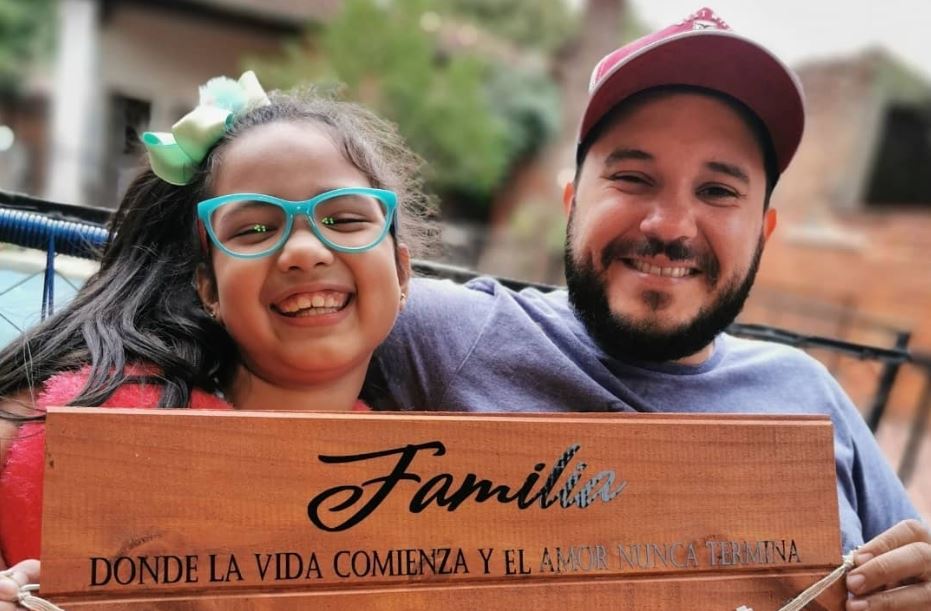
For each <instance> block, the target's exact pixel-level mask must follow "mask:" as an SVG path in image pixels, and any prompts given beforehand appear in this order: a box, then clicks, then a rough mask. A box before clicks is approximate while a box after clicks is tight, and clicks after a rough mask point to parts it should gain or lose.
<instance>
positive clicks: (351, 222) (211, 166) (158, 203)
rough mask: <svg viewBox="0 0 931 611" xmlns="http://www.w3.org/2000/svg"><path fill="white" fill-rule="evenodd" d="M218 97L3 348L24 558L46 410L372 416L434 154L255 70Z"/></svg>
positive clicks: (6, 496)
mask: <svg viewBox="0 0 931 611" xmlns="http://www.w3.org/2000/svg"><path fill="white" fill-rule="evenodd" d="M237 87H238V88H239V89H237ZM217 90H219V91H217ZM256 91H258V94H256ZM201 93H202V100H201V106H200V107H198V109H196V110H195V111H194V112H193V113H191V115H188V117H186V118H185V119H182V121H180V122H179V123H178V124H176V125H175V127H174V128H173V131H174V134H173V137H172V136H169V135H165V134H163V135H159V134H146V135H145V136H144V142H145V143H146V145H147V147H148V148H149V153H150V161H151V165H152V169H150V170H147V171H145V172H143V173H142V174H141V175H140V176H139V177H138V178H137V179H136V180H135V181H134V182H133V183H132V185H131V186H130V187H129V189H128V191H127V193H126V196H125V197H124V198H123V201H122V203H121V205H120V207H119V209H118V210H117V212H116V214H115V216H114V218H113V221H112V226H111V238H110V242H109V244H108V246H107V248H106V250H105V252H104V254H103V259H102V261H101V266H100V270H99V271H98V272H97V274H96V275H95V276H94V277H93V278H91V279H90V280H89V281H88V283H87V284H86V286H84V288H83V289H82V290H81V291H80V292H79V294H78V295H77V296H76V297H75V299H74V300H73V301H72V302H71V303H70V304H69V305H68V306H67V307H66V308H64V309H62V310H61V311H60V312H59V313H57V314H56V315H55V316H54V317H52V318H51V319H49V320H48V321H46V322H44V323H42V324H41V325H38V326H37V327H35V328H34V329H31V330H30V331H28V332H27V333H25V334H24V335H23V336H22V337H21V338H20V339H19V340H18V341H16V342H14V343H13V344H12V345H10V346H8V347H7V348H6V349H4V350H3V351H2V353H0V396H2V397H4V398H5V399H4V402H3V408H2V412H0V413H2V414H3V418H0V439H3V440H4V441H3V445H2V446H0V455H2V456H3V457H4V460H5V463H4V469H3V472H2V474H0V552H2V555H3V560H4V561H5V562H6V563H7V564H12V563H16V562H20V561H21V560H23V559H25V558H36V557H38V554H39V525H40V523H41V520H40V509H41V477H42V463H43V456H42V448H43V445H44V437H43V431H44V429H43V425H42V424H41V420H42V418H43V414H44V408H45V407H47V406H50V405H83V406H123V407H196V408H217V409H223V408H226V409H228V408H230V407H231V405H232V406H235V407H236V408H239V409H291V410H293V409H308V410H346V411H348V410H359V409H367V407H366V405H365V404H364V403H362V402H361V401H360V391H361V390H362V386H363V381H364V378H365V374H366V370H367V366H368V362H369V360H370V358H371V355H372V352H373V350H374V349H375V347H376V346H377V345H378V344H379V343H380V342H381V341H382V340H383V339H384V338H385V336H386V335H387V334H388V332H389V330H390V329H391V327H392V325H393V324H394V320H395V317H396V316H397V314H398V312H399V311H400V310H401V309H402V308H403V306H404V300H405V298H406V288H407V283H408V278H409V276H410V264H409V262H410V254H409V247H408V244H410V243H411V242H416V241H419V240H420V239H421V238H422V237H423V235H425V234H424V231H423V224H422V222H421V219H422V214H423V212H425V211H426V198H425V197H424V195H423V194H422V193H421V191H420V181H419V179H418V178H417V177H416V172H417V170H418V168H419V160H418V159H417V158H416V157H415V156H414V155H413V154H412V153H410V152H409V151H408V150H407V149H406V148H405V147H404V145H403V143H402V142H401V141H400V139H399V137H398V135H397V133H396V132H395V131H394V129H393V128H392V127H391V126H390V125H388V124H386V123H385V122H383V121H381V120H379V119H378V118H376V117H375V116H374V115H372V114H371V113H369V112H368V111H366V110H364V109H362V108H361V107H358V106H355V105H352V104H348V103H345V102H338V101H334V100H330V99H323V98H319V97H308V96H306V95H305V96H297V97H295V96H289V95H285V94H278V95H273V96H272V98H271V99H270V100H269V99H268V98H266V97H265V94H264V93H263V92H261V89H260V88H258V83H257V82H255V81H254V77H250V76H249V73H247V75H244V77H243V79H241V80H240V82H239V83H235V82H234V81H230V80H229V79H226V80H225V81H223V82H221V83H217V82H213V81H212V82H211V83H208V86H207V88H206V91H205V90H204V89H202V92H201ZM204 108H206V110H204ZM192 117H193V118H192ZM204 117H206V119H204ZM192 124H193V125H192ZM218 126H219V127H218ZM198 147H199V149H200V150H199V151H198ZM182 149H183V150H182ZM198 157H201V158H200V159H199V158H198ZM230 404H231V405H230ZM11 440H12V441H11ZM20 566H27V565H20ZM28 566H29V567H32V566H34V565H32V564H29V565H28ZM0 568H3V566H2V565H0ZM3 581H4V577H3V576H2V574H0V593H2V591H3V588H4V587H5V586H4V584H3V583H2V582H3ZM7 581H9V579H8V580H7ZM6 585H9V584H6ZM0 608H2V603H0Z"/></svg>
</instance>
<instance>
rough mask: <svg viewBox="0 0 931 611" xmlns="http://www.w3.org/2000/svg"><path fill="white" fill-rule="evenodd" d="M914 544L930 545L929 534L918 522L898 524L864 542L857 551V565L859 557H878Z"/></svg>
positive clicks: (907, 521)
mask: <svg viewBox="0 0 931 611" xmlns="http://www.w3.org/2000/svg"><path fill="white" fill-rule="evenodd" d="M914 542H924V543H927V544H929V545H931V532H929V531H928V529H927V528H926V527H925V526H924V524H922V523H921V522H919V521H918V520H905V521H902V522H899V523H898V524H896V525H895V526H893V527H892V528H890V529H889V530H887V531H886V532H884V533H882V534H881V535H879V536H878V537H876V538H874V539H871V540H870V541H868V542H866V543H865V544H864V545H863V546H862V547H861V548H860V549H859V550H857V564H861V562H860V560H859V558H860V557H861V556H866V555H872V556H874V557H875V556H879V555H880V554H885V553H886V552H888V551H891V550H894V549H896V548H898V547H902V546H903V545H907V544H909V543H914Z"/></svg>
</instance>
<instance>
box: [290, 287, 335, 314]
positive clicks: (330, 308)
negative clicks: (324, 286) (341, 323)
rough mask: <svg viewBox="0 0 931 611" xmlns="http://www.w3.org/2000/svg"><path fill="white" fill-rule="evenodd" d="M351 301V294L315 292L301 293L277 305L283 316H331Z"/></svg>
mask: <svg viewBox="0 0 931 611" xmlns="http://www.w3.org/2000/svg"><path fill="white" fill-rule="evenodd" d="M347 301H349V294H348V293H342V292H339V291H315V292H313V293H300V294H298V295H292V296H290V297H288V298H287V299H284V300H283V301H281V302H279V303H277V304H275V307H276V308H277V309H278V311H280V312H281V313H282V314H296V313H298V312H301V313H304V312H305V311H306V312H307V313H308V314H329V313H331V312H338V311H339V310H341V309H342V308H343V307H344V306H345V305H346V302H347Z"/></svg>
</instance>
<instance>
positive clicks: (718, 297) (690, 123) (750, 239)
mask: <svg viewBox="0 0 931 611" xmlns="http://www.w3.org/2000/svg"><path fill="white" fill-rule="evenodd" d="M590 93H591V96H590V99H589V102H588V106H587V108H586V111H585V114H584V115H583V118H582V122H581V128H580V133H579V140H578V150H577V166H576V174H575V178H574V180H573V182H572V183H571V184H569V185H567V186H566V188H565V193H564V198H563V200H564V205H565V210H566V213H567V215H568V220H569V222H568V231H567V237H566V279H567V284H568V292H565V291H556V292H553V293H548V294H543V293H541V292H538V291H535V290H526V291H522V292H520V293H515V292H512V291H509V290H507V289H505V288H504V287H502V286H501V285H500V284H498V283H496V282H494V281H492V280H488V279H480V280H477V281H474V282H472V283H470V284H468V285H467V286H465V287H458V286H456V285H453V284H452V283H448V282H446V283H443V282H431V281H419V282H417V283H415V286H414V287H413V291H412V294H411V297H410V301H409V306H408V310H407V311H406V312H405V313H404V315H403V316H402V319H401V320H400V321H399V324H398V326H397V327H396V330H395V332H394V333H393V334H392V336H391V337H390V338H389V341H388V342H387V343H386V344H385V346H384V347H383V349H382V350H381V351H380V352H379V353H377V355H376V357H377V358H376V368H375V371H377V372H378V375H380V376H381V377H383V378H384V379H383V380H381V381H382V382H383V383H384V384H386V385H387V387H388V389H389V390H390V391H391V392H392V394H393V395H394V396H395V397H396V398H397V400H398V402H399V403H400V404H401V406H402V407H406V408H423V407H429V408H432V409H443V410H467V411H500V410H509V411H513V410H526V411H546V410H552V411H640V412H704V413H711V412H745V413H781V414H784V413H821V414H825V415H828V416H830V417H831V420H832V422H833V424H834V429H835V456H836V463H837V487H838V498H839V505H840V514H841V515H840V518H841V528H842V540H843V546H844V549H845V550H850V549H852V548H854V547H856V546H858V545H860V544H862V543H863V542H864V541H865V540H870V539H873V540H872V541H870V542H869V543H868V544H867V545H866V546H864V547H863V548H862V549H861V551H860V553H859V554H858V557H857V563H858V567H857V569H856V570H855V571H853V572H852V573H851V574H850V575H849V576H848V587H849V588H850V590H851V592H853V593H854V594H856V595H857V597H856V598H852V599H851V600H850V601H849V602H848V609H851V610H853V609H866V608H869V609H877V608H881V609H885V608H903V609H904V608H914V609H918V608H922V609H925V608H931V584H929V581H931V535H929V534H928V531H927V529H926V528H925V527H924V526H922V525H921V524H920V523H919V522H917V521H916V520H910V521H904V520H908V519H910V518H914V517H915V515H916V512H915V510H914V508H913V507H912V506H911V504H910V503H909V501H908V499H907V497H906V494H905V492H904V490H903V489H902V486H901V484H900V483H899V481H898V480H897V478H896V477H895V475H894V474H893V473H892V472H891V470H890V469H889V467H888V465H887V464H886V462H885V460H884V459H883V457H882V455H881V454H880V452H879V450H878V448H877V446H876V443H875V441H874V440H873V437H872V435H871V434H870V432H869V430H868V429H867V428H866V426H865V425H864V423H863V421H862V419H861V418H860V416H859V414H858V413H857V411H856V410H855V408H854V407H853V405H852V404H851V403H850V401H849V400H848V398H847V397H846V396H845V395H844V393H843V391H842V390H841V389H840V387H839V386H838V385H837V384H836V382H835V381H834V380H833V379H832V378H831V376H830V375H829V374H828V373H827V371H826V370H825V369H824V368H823V367H822V366H821V365H819V364H818V363H817V362H816V361H814V360H813V359H811V358H810V357H808V356H806V355H805V354H803V353H802V352H800V351H797V350H794V349H791V348H787V347H783V346H778V345H772V344H767V343H762V342H753V341H747V340H740V339H737V338H734V337H731V336H729V335H727V334H725V333H724V329H725V328H726V327H727V325H729V324H730V323H731V322H732V321H733V320H734V318H735V317H736V316H737V314H738V313H739V311H740V309H741V307H742V305H743V303H744V300H745V298H746V296H747V294H748V293H749V290H750V288H751V286H752V284H753V280H754V276H755V274H756V270H757V265H758V264H759V261H760V257H761V255H762V252H763V249H764V246H765V243H766V240H767V238H768V237H769V236H770V235H771V233H772V232H773V230H774V228H775V226H776V212H775V210H773V209H771V208H770V207H769V199H770V195H771V193H772V190H773V188H774V187H775V184H776V181H777V180H778V178H779V175H780V173H781V172H782V171H784V170H785V168H786V167H787V166H788V164H789V162H790V160H791V158H792V156H793V154H794V153H795V150H796V148H797V146H798V143H799V141H800V139H801V135H802V128H803V123H804V111H803V105H802V97H801V91H800V88H799V85H798V82H797V80H796V78H795V77H794V75H793V74H792V73H791V72H790V71H789V70H788V69H787V68H786V67H785V66H784V65H783V64H782V63H781V62H780V61H779V60H778V59H777V58H775V57H774V56H773V55H772V54H770V53H769V51H767V50H766V49H764V48H762V47H760V46H759V45H757V44H756V43H754V42H752V41H749V40H747V39H745V38H742V37H739V36H737V35H735V34H733V33H732V32H731V31H730V30H729V28H728V27H727V25H726V24H725V23H724V22H722V21H721V20H720V19H718V18H717V17H716V16H715V15H714V14H713V13H712V12H711V11H710V10H709V9H703V10H701V11H699V12H698V13H696V14H695V15H692V16H691V17H689V18H688V19H686V20H684V21H683V22H681V23H679V24H676V25H675V26H672V27H670V28H666V29H665V30H662V31H660V32H657V33H655V34H652V35H650V36H647V37H645V38H643V39H640V40H638V41H636V42H634V43H631V44H630V45H627V46H625V47H623V48H621V49H618V50H616V51H614V52H613V53H611V54H609V55H607V56H606V57H605V58H604V59H602V61H601V62H600V63H599V64H598V66H596V68H595V71H594V73H593V75H592V82H591V89H590ZM900 522H901V523H900ZM897 523H900V524H898V525H897V526H894V527H893V525H896V524H897ZM874 538H875V539H874ZM871 558H872V559H871ZM899 584H909V585H908V586H907V587H903V588H898V589H894V590H892V589H890V588H894V587H895V586H897V585H899ZM886 589H889V591H885V590H886Z"/></svg>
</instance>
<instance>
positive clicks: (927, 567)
mask: <svg viewBox="0 0 931 611" xmlns="http://www.w3.org/2000/svg"><path fill="white" fill-rule="evenodd" d="M928 580H931V543H924V542H921V543H909V544H907V545H904V546H903V547H900V548H898V549H894V550H892V551H891V552H886V553H885V554H883V555H881V556H877V557H875V558H873V559H872V560H869V561H868V562H867V563H866V564H864V565H862V566H859V567H857V568H856V569H855V570H853V571H851V572H850V574H849V575H847V589H848V590H850V591H851V592H853V593H854V594H857V595H863V594H868V593H870V592H874V591H876V590H878V589H880V588H894V587H896V586H898V585H902V584H906V583H913V582H916V581H928Z"/></svg>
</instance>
